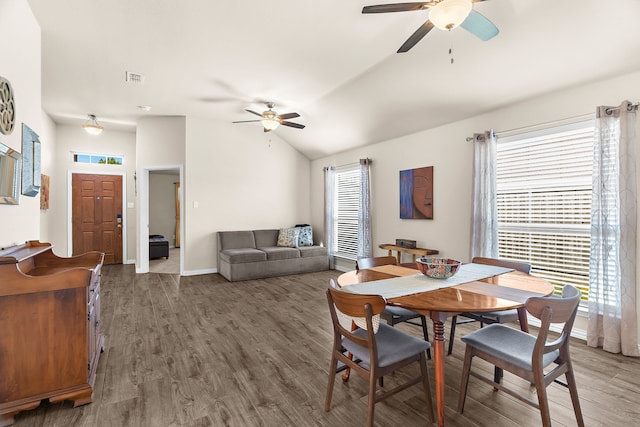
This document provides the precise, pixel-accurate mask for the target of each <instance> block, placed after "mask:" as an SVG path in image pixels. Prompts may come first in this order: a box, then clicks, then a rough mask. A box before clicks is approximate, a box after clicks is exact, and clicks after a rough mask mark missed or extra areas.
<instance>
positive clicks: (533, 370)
mask: <svg viewBox="0 0 640 427" xmlns="http://www.w3.org/2000/svg"><path fill="white" fill-rule="evenodd" d="M579 302H580V292H579V291H578V289H576V288H575V287H574V286H571V285H566V286H565V287H564V289H563V291H562V297H561V298H558V297H533V298H529V299H528V300H527V301H526V303H525V308H526V309H527V311H528V312H529V313H530V314H531V315H532V316H534V317H536V318H538V319H540V321H541V325H540V330H539V331H538V336H537V337H535V336H533V335H530V334H528V333H526V332H522V331H520V330H517V329H515V328H511V327H509V326H506V325H501V324H493V325H489V326H487V327H485V328H481V329H478V330H476V331H474V332H472V333H470V334H468V335H465V336H464V337H462V341H463V342H464V343H465V344H466V350H465V355H464V366H463V368H462V380H461V383H460V397H459V400H458V412H460V413H462V411H463V410H464V403H465V399H466V396H467V387H468V384H469V376H470V375H472V376H474V377H476V378H479V379H480V380H482V381H484V382H486V383H488V384H491V385H492V386H493V387H494V390H502V391H504V392H505V393H508V394H509V395H511V396H513V397H515V398H517V399H519V400H521V401H523V402H525V403H527V404H529V405H531V406H533V407H535V408H537V409H539V410H540V415H541V417H542V425H543V426H545V427H547V426H550V425H551V417H550V415H549V403H548V400H547V392H546V388H547V386H548V385H549V384H551V383H552V382H557V383H559V384H561V385H563V386H566V387H568V388H569V393H570V395H571V403H572V404H573V410H574V412H575V416H576V421H577V422H578V425H579V426H584V421H583V419H582V411H581V409H580V401H579V399H578V390H577V387H576V381H575V376H574V374H573V365H572V363H571V357H570V354H569V336H570V333H571V328H572V327H573V322H574V320H575V317H576V312H577V310H578V304H579ZM551 324H564V326H563V327H562V332H561V334H560V336H559V337H558V338H557V339H554V340H553V341H551V342H548V341H547V340H548V338H549V328H550V326H551ZM474 357H480V358H481V359H484V360H486V361H487V362H489V363H491V364H493V365H494V366H495V367H496V368H498V367H499V368H501V369H502V370H505V371H508V372H511V373H513V374H515V375H517V376H519V377H521V378H524V379H525V380H527V381H529V382H530V383H531V384H533V385H534V386H535V388H536V392H537V397H538V401H537V402H535V401H533V400H531V399H529V398H527V397H525V396H523V395H520V394H518V393H516V392H515V391H514V390H513V389H510V388H508V387H506V386H504V385H503V384H500V378H497V380H496V378H494V380H493V381H492V380H491V379H490V378H488V377H485V376H484V375H482V374H479V373H478V372H476V371H472V370H471V362H472V359H473V358H474ZM552 364H555V366H554V367H552ZM545 370H546V372H545ZM563 374H564V375H565V377H566V381H567V383H566V384H564V383H562V382H560V381H558V380H557V378H558V377H559V376H561V375H563Z"/></svg>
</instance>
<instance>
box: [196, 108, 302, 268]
mask: <svg viewBox="0 0 640 427" xmlns="http://www.w3.org/2000/svg"><path fill="white" fill-rule="evenodd" d="M290 131H291V130H289V129H283V130H282V132H290ZM294 131H295V130H294ZM278 132H279V130H276V131H275V132H270V133H264V132H262V129H260V128H259V127H256V126H251V125H237V124H229V123H221V122H214V121H212V120H205V119H198V118H191V117H190V118H188V120H187V153H186V160H187V162H186V163H187V168H186V177H185V182H186V186H185V192H184V200H185V202H184V205H185V218H184V221H185V234H186V238H185V242H186V245H187V246H186V252H185V270H188V271H192V272H205V271H211V270H212V269H213V268H215V267H217V266H216V250H217V249H216V247H215V246H216V244H215V233H216V232H217V231H224V230H252V229H260V228H280V227H289V226H293V225H295V224H296V223H307V222H309V221H310V210H309V203H310V195H309V184H310V171H309V164H310V162H309V160H308V159H307V158H306V157H304V156H303V155H302V154H300V153H299V152H298V151H296V150H294V149H293V148H292V147H291V146H290V145H288V144H286V143H284V142H283V141H282V140H281V139H280V138H279V137H278ZM196 206H197V207H196Z"/></svg>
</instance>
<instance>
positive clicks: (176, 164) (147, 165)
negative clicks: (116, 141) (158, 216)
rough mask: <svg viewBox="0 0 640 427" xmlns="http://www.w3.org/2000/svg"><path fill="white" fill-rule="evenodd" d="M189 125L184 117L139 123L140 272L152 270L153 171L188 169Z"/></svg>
mask: <svg viewBox="0 0 640 427" xmlns="http://www.w3.org/2000/svg"><path fill="white" fill-rule="evenodd" d="M185 126H186V119H185V117H184V116H160V117H145V118H142V119H140V120H138V123H137V133H136V158H137V159H138V164H137V167H136V171H137V178H138V179H137V196H136V201H137V206H138V214H137V224H138V232H137V241H136V242H137V244H136V271H137V272H146V271H148V269H149V265H148V259H149V241H148V238H147V236H148V235H149V182H148V178H149V171H150V170H161V169H180V168H183V167H184V164H185V144H186V140H185ZM181 180H182V179H181ZM181 187H182V188H183V189H184V187H186V184H185V183H182V184H181ZM143 259H144V260H145V262H142V260H143ZM183 261H184V260H183Z"/></svg>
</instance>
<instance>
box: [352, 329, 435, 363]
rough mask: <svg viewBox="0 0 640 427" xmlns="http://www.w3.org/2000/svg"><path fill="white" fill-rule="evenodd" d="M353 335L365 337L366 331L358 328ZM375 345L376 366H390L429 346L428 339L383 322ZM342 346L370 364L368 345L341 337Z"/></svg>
mask: <svg viewBox="0 0 640 427" xmlns="http://www.w3.org/2000/svg"><path fill="white" fill-rule="evenodd" d="M354 335H357V336H359V337H362V338H366V337H367V331H366V330H364V329H359V330H357V331H355V332H354ZM376 345H377V347H378V366H380V367H386V366H391V365H393V364H394V363H397V362H399V361H401V360H404V359H406V358H407V357H409V356H411V355H414V354H418V353H420V352H422V351H426V350H427V349H428V348H430V347H431V344H429V342H428V341H424V340H421V339H418V338H416V337H414V336H411V335H409V334H407V333H405V332H402V331H400V330H398V329H394V328H393V327H391V326H389V325H385V324H384V323H381V324H380V328H379V329H378V332H377V333H376ZM342 346H343V347H344V348H346V349H347V350H349V351H350V352H351V353H352V354H353V355H354V356H355V357H357V358H358V359H360V360H362V362H363V363H364V364H366V365H367V366H370V363H369V348H368V347H363V346H360V345H358V344H356V343H354V342H352V341H350V340H349V339H348V338H343V339H342Z"/></svg>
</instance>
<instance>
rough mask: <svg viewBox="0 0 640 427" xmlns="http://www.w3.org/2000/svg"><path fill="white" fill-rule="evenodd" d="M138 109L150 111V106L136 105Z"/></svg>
mask: <svg viewBox="0 0 640 427" xmlns="http://www.w3.org/2000/svg"><path fill="white" fill-rule="evenodd" d="M138 108H139V109H141V110H142V111H151V105H138Z"/></svg>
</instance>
